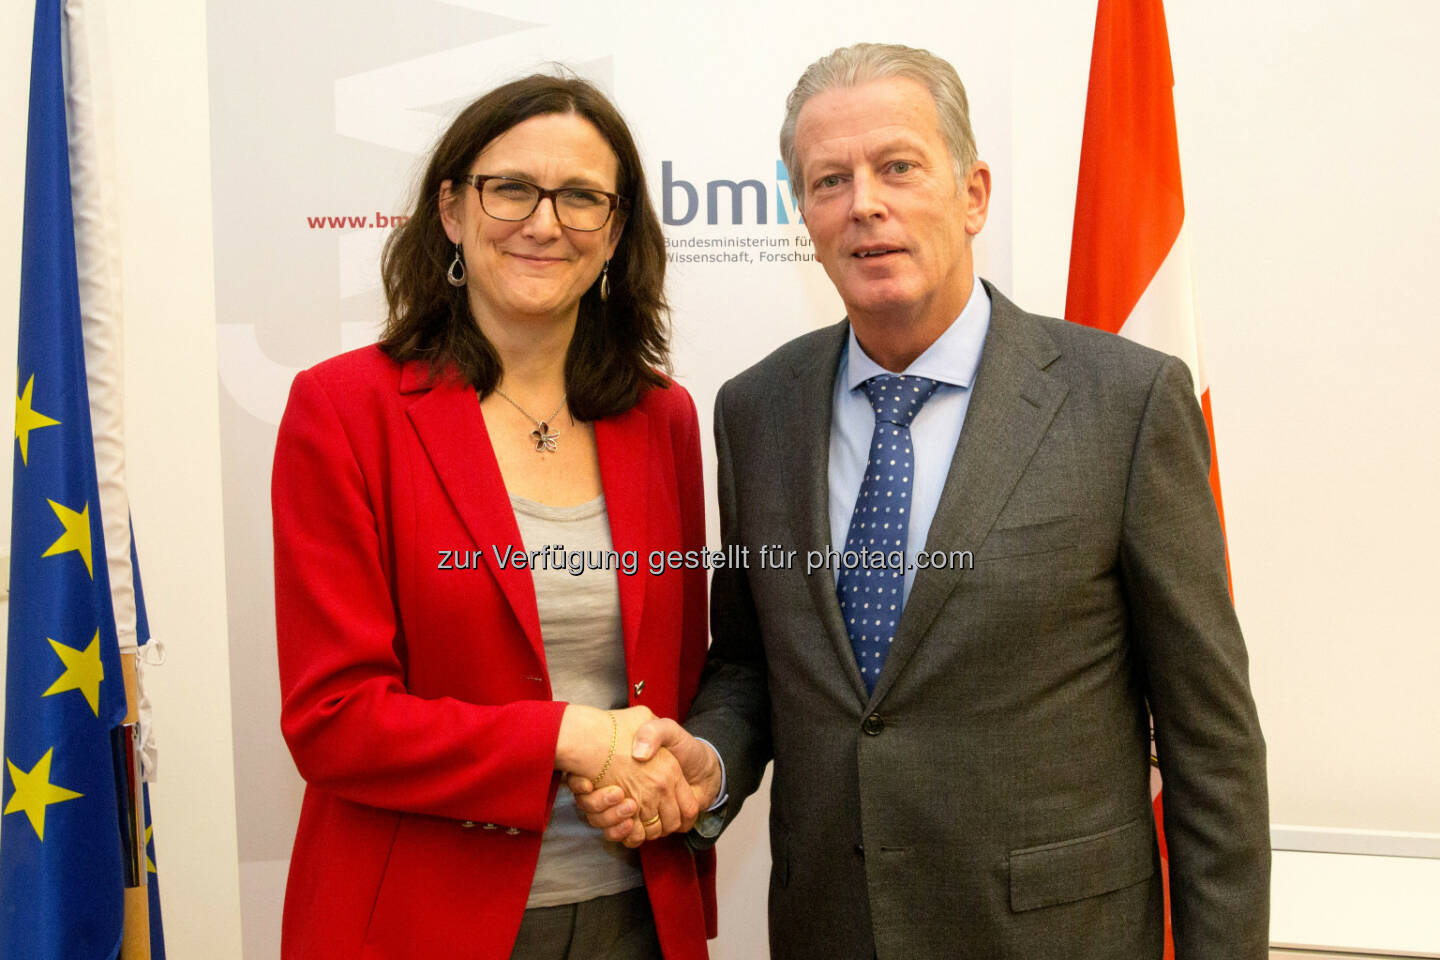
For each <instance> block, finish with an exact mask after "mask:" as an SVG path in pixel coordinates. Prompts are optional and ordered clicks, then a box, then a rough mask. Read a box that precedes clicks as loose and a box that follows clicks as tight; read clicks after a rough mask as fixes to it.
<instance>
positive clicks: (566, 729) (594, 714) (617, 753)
mask: <svg viewBox="0 0 1440 960" xmlns="http://www.w3.org/2000/svg"><path fill="white" fill-rule="evenodd" d="M654 716H655V715H654V713H652V712H651V711H650V709H649V708H648V707H630V708H628V709H624V710H611V711H604V710H598V709H596V708H594V707H586V706H582V705H580V704H570V705H568V706H567V707H566V708H565V715H564V717H563V718H562V719H561V721H560V736H559V739H558V741H557V744H556V749H555V765H556V767H557V768H559V769H560V770H563V771H564V772H566V773H568V774H571V775H573V776H577V777H583V778H586V779H588V780H590V781H591V782H592V783H595V781H597V780H598V783H596V784H595V785H596V786H599V787H606V786H616V787H619V788H620V789H621V790H622V791H623V792H624V795H625V798H626V799H625V800H624V801H623V803H625V804H634V816H635V822H636V826H635V828H634V829H633V830H632V832H631V833H630V835H629V836H627V837H625V838H623V842H624V843H625V845H626V846H631V847H634V846H639V845H640V844H641V843H642V842H644V841H645V840H655V839H658V838H659V837H662V836H665V835H667V834H670V833H674V832H676V831H677V830H678V831H683V830H689V829H690V828H691V826H693V825H694V823H695V818H696V817H697V816H699V813H700V801H699V799H698V798H697V797H696V795H695V791H694V790H693V789H692V788H691V786H690V784H688V783H687V782H686V781H685V775H684V773H683V771H682V770H681V768H680V764H679V763H678V762H677V761H676V759H675V757H674V756H673V755H672V754H671V753H670V751H669V750H666V749H664V748H663V747H662V748H661V749H659V750H657V751H656V753H655V755H654V756H653V757H652V758H651V759H649V760H645V761H639V760H636V759H634V758H633V757H632V756H631V750H630V744H631V742H632V741H633V740H634V738H635V731H636V730H638V729H639V728H640V727H641V726H643V725H644V724H645V723H647V722H649V721H650V720H652V719H654ZM612 717H613V718H614V723H613V725H612V723H611V718H612ZM602 771H603V774H604V775H603V776H601V772H602ZM646 821H649V822H648V823H647V822H646Z"/></svg>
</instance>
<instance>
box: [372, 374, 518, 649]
mask: <svg viewBox="0 0 1440 960" xmlns="http://www.w3.org/2000/svg"><path fill="white" fill-rule="evenodd" d="M424 369H425V368H424V367H423V365H420V364H416V363H409V364H406V365H405V367H404V369H403V371H402V373H401V385H400V389H401V392H403V393H411V392H415V391H416V390H418V389H423V386H422V384H423V380H424ZM406 413H407V414H408V416H409V417H410V422H411V424H412V425H413V426H414V427H415V432H416V433H417V434H418V435H419V437H420V443H421V445H422V446H423V447H424V448H425V453H426V454H427V455H428V456H429V457H430V464H431V466H432V467H434V469H435V475H436V477H437V478H438V479H439V481H440V485H441V486H442V487H444V488H445V493H446V495H447V496H449V498H450V502H451V503H452V504H454V506H455V511H456V512H457V513H458V514H459V515H460V522H461V523H462V524H464V526H465V530H466V532H467V533H469V534H470V539H471V541H472V542H473V543H474V544H475V546H476V547H477V548H479V550H480V551H481V554H482V555H483V556H484V557H485V563H486V564H487V565H488V566H489V568H490V573H491V575H492V576H494V578H495V580H496V582H497V583H499V585H500V590H501V592H503V593H504V594H505V599H506V600H507V601H508V602H509V604H510V609H511V610H513V611H514V613H515V619H516V620H518V621H519V622H520V627H521V629H523V630H524V631H525V636H526V637H527V638H528V639H529V641H530V644H531V646H532V647H534V649H535V655H536V657H537V658H539V662H540V663H544V662H545V645H544V643H543V641H542V640H541V637H540V614H539V611H538V610H537V609H536V606H535V584H534V582H533V581H532V580H531V579H530V571H529V569H528V568H520V567H517V566H515V565H514V564H508V563H507V564H505V565H504V566H503V567H502V566H501V565H500V564H499V563H498V562H497V560H496V556H495V554H496V552H497V551H498V552H499V553H500V554H501V555H502V556H503V555H504V554H505V549H506V547H511V548H512V549H514V550H515V551H523V550H524V549H525V545H524V543H523V542H522V541H521V539H520V528H519V527H518V526H517V525H516V523H515V511H514V510H513V509H512V508H511V506H510V495H509V493H507V492H506V490H505V482H504V481H503V480H502V479H501V477H500V465H499V463H497V462H496V460H495V451H494V449H493V448H492V447H491V445H490V434H489V432H488V431H486V429H485V418H484V417H483V416H481V415H480V404H479V402H478V400H477V399H476V397H475V391H474V390H473V389H471V387H470V386H469V385H467V384H464V383H461V382H458V381H455V380H446V381H442V382H440V383H436V384H435V385H433V386H431V387H430V388H429V389H428V390H427V391H426V392H425V393H424V395H423V396H421V397H420V398H419V399H418V400H416V401H415V402H414V403H413V404H411V405H410V407H409V408H408V409H407V410H406ZM492 548H493V549H492Z"/></svg>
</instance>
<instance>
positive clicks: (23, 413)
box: [15, 373, 60, 467]
mask: <svg viewBox="0 0 1440 960" xmlns="http://www.w3.org/2000/svg"><path fill="white" fill-rule="evenodd" d="M34 393H35V374H33V373H32V374H30V379H29V380H27V381H25V389H24V391H23V392H21V394H20V396H18V397H16V398H15V439H16V440H19V441H20V461H21V462H22V463H24V464H25V465H26V466H27V467H28V466H29V465H30V431H31V430H39V429H40V428H41V427H53V426H55V425H56V424H58V423H59V422H60V421H59V420H52V419H51V418H49V417H47V416H45V414H43V413H41V412H40V411H38V410H36V409H35V408H34V407H32V406H30V399H31V397H32V396H33V395H34Z"/></svg>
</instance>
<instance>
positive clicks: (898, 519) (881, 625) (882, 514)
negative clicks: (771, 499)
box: [835, 376, 940, 693]
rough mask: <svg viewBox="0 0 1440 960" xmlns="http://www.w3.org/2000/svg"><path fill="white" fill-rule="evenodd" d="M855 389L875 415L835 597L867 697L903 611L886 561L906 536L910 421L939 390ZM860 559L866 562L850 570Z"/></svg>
mask: <svg viewBox="0 0 1440 960" xmlns="http://www.w3.org/2000/svg"><path fill="white" fill-rule="evenodd" d="M861 386H862V388H863V389H864V390H865V395H866V396H867V397H869V398H870V406H871V407H873V408H874V409H875V432H874V433H873V434H872V435H871V437H870V461H869V463H867V464H866V466H865V479H864V481H863V482H862V483H861V484H860V496H859V497H857V498H856V499H855V512H854V513H852V514H851V515H850V533H849V535H848V536H847V537H846V538H845V554H844V556H845V558H846V562H844V563H842V564H841V567H840V579H839V580H838V581H837V582H836V585H835V590H836V592H837V593H838V594H839V595H840V612H841V615H842V616H843V617H844V618H845V629H846V630H847V631H849V633H850V646H851V648H852V649H853V650H854V651H855V662H856V663H857V664H858V665H859V667H860V677H861V679H863V680H864V681H865V689H866V691H867V692H870V693H874V692H875V682H876V681H877V680H879V679H880V668H881V667H883V666H884V665H885V657H886V655H887V654H888V653H889V652H890V642H891V641H892V640H894V639H895V624H897V623H899V622H900V611H901V610H902V609H904V606H905V569H904V563H903V562H902V563H900V564H898V565H897V564H895V563H893V562H892V561H893V559H894V555H895V554H896V553H897V552H898V554H899V556H901V557H903V556H904V555H905V540H906V533H907V531H908V530H909V528H910V501H911V496H910V488H911V487H912V486H913V482H914V476H915V454H914V451H913V450H912V448H911V444H910V421H912V420H914V419H915V414H917V413H919V412H920V408H921V407H923V406H924V405H925V401H926V400H929V399H930V396H931V394H933V393H934V392H935V390H936V388H937V387H939V386H940V384H939V383H938V382H936V381H934V380H928V379H926V378H925V377H897V376H878V377H871V378H870V379H869V380H866V381H865V382H864V383H863V384H861ZM877 554H883V555H884V556H885V557H886V558H888V559H880V558H879V557H877ZM862 555H863V556H864V557H867V558H869V562H861V563H855V564H852V563H851V562H850V561H851V560H854V559H857V558H860V557H861V556H862Z"/></svg>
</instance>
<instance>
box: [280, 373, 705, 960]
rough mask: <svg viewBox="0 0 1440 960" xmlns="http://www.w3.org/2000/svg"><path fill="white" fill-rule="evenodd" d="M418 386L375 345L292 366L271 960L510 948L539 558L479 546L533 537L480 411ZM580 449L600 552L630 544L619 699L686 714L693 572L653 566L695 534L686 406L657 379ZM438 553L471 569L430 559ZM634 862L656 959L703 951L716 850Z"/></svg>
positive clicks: (525, 834) (526, 822)
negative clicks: (284, 781) (514, 561)
mask: <svg viewBox="0 0 1440 960" xmlns="http://www.w3.org/2000/svg"><path fill="white" fill-rule="evenodd" d="M425 380H426V377H425V368H424V367H423V366H421V365H418V364H406V365H404V366H402V365H400V364H398V363H396V362H395V361H393V360H391V359H390V358H388V357H386V356H385V355H384V354H383V353H381V352H380V350H379V349H378V348H376V347H367V348H365V349H363V350H357V351H353V352H351V353H346V354H343V355H341V356H339V357H336V358H334V359H332V360H327V361H326V362H324V363H322V364H320V365H318V366H316V367H314V368H312V369H310V370H307V371H305V372H302V373H301V374H300V375H299V376H297V377H296V378H295V383H294V385H293V386H292V387H291V390H290V400H289V404H288V406H287V407H286V410H285V417H284V419H283V420H282V421H281V423H280V433H279V438H278V440H277V442H276V447H275V472H274V479H273V488H272V497H273V503H274V520H275V613H276V620H277V623H278V634H279V653H280V685H281V692H282V704H283V705H282V709H281V726H282V728H283V730H284V734H285V739H286V741H287V743H288V744H289V746H290V751H291V753H292V755H293V756H294V758H295V765H296V767H298V768H299V771H300V775H301V776H302V777H304V778H305V781H306V784H307V786H306V788H305V801H304V805H303V807H302V810H301V813H300V824H299V828H298V830H297V832H296V836H295V850H294V855H293V856H292V858H291V862H290V879H289V884H288V885H287V888H286V891H285V918H284V926H283V935H282V947H281V953H282V956H283V957H284V958H286V960H302V958H304V960H309V958H324V960H333V958H351V957H356V958H375V960H378V958H387V960H388V958H409V957H417V958H418V957H426V958H429V957H456V958H476V960H480V958H503V957H508V956H509V955H510V949H511V947H512V945H513V944H514V940H515V935H516V932H517V931H518V929H519V927H520V920H521V915H522V913H523V912H524V909H525V900H526V897H527V895H528V893H529V890H530V882H531V879H532V877H533V876H534V872H535V862H536V858H537V857H538V854H539V850H540V835H541V832H542V831H543V830H544V829H545V824H546V822H547V821H548V820H549V818H550V810H551V805H552V804H553V802H554V799H555V789H556V786H557V785H558V783H559V777H558V776H557V775H556V773H555V771H554V767H555V741H556V737H557V736H558V732H559V727H560V715H561V713H562V712H563V710H564V707H565V704H564V703H557V702H555V701H553V700H552V699H551V692H550V683H549V679H548V676H547V671H546V667H545V651H544V646H543V644H542V643H541V638H540V624H539V617H538V615H537V613H536V607H535V593H534V587H533V585H532V581H531V579H530V574H529V571H528V570H522V569H518V568H516V567H514V566H510V567H509V568H508V569H501V568H500V566H499V564H498V563H497V562H496V559H495V553H494V551H493V550H492V547H494V548H498V549H499V551H500V552H501V553H502V554H503V552H504V550H505V548H506V546H513V547H514V548H515V549H516V550H523V549H524V547H523V545H522V543H521V540H520V534H519V531H518V529H517V527H516V524H515V515H514V512H513V511H512V510H511V507H510V501H509V498H508V494H507V493H506V491H505V486H504V484H503V482H502V481H501V478H500V471H499V467H498V466H497V464H496V462H495V455H494V453H493V451H492V449H491V446H490V438H489V436H488V435H487V433H486V431H485V423H484V420H483V418H482V417H481V415H480V404H479V402H478V401H477V399H476V396H475V391H474V390H472V389H470V388H469V387H466V386H462V385H458V384H444V385H437V386H434V387H428V386H426V383H425ZM517 442H518V441H517ZM561 442H562V443H563V442H564V441H563V440H562V441H561ZM595 442H596V446H597V447H598V449H599V459H600V476H601V483H602V486H603V488H604V492H605V502H606V507H607V508H608V510H609V516H610V528H611V535H612V537H613V539H614V546H615V549H616V550H617V551H621V552H623V551H626V550H636V551H638V553H639V561H640V562H639V570H638V572H637V573H636V574H635V575H634V576H625V575H624V574H621V575H620V576H619V586H620V615H621V622H622V625H623V631H624V643H625V667H626V673H627V676H628V679H629V682H630V689H629V693H630V703H631V704H632V705H634V704H643V705H645V706H648V707H649V708H650V709H652V710H654V711H655V713H657V714H659V715H661V716H669V717H676V718H682V717H683V716H684V715H685V713H686V711H687V710H688V709H689V705H690V701H691V699H692V697H693V696H694V694H695V689H696V686H697V684H698V682H699V676H700V668H701V665H702V663H703V661H704V659H705V647H706V614H705V604H706V596H705V575H704V571H702V570H694V571H666V572H665V573H663V574H661V575H659V576H654V575H651V573H650V572H649V570H648V569H647V568H648V562H647V561H648V557H649V555H650V553H651V551H654V550H666V551H669V550H696V549H699V548H701V547H703V546H704V544H705V531H704V504H703V486H702V480H701V465H700V438H699V428H698V426H697V423H696V418H695V405H694V403H693V401H691V399H690V396H689V394H687V393H686V392H685V390H684V388H683V387H680V386H679V385H677V384H671V385H670V387H669V388H668V389H651V390H649V391H647V392H646V393H645V395H644V396H643V397H642V398H641V400H640V402H639V404H637V405H636V406H635V407H634V408H633V409H631V410H629V411H627V412H626V413H623V414H621V415H619V416H616V417H609V418H606V419H604V420H600V421H598V422H597V423H596V424H595ZM442 551H467V552H469V551H474V553H472V554H470V556H472V557H475V556H483V560H481V561H479V562H477V563H473V564H470V566H471V569H468V570H461V569H440V567H441V566H442V563H441V561H442ZM445 566H451V567H453V566H456V564H455V563H453V562H451V563H447V564H445ZM642 681H643V683H644V686H643V688H641V687H640V684H641V682H642ZM637 689H639V692H637ZM641 864H642V867H643V870H644V873H645V884H646V889H647V890H648V891H649V895H650V902H651V904H652V906H653V907H654V913H655V923H656V927H657V929H658V932H659V936H660V943H661V946H662V947H663V949H664V953H665V956H666V957H667V958H669V960H677V958H686V960H689V958H704V957H706V955H707V951H706V947H705V939H706V937H707V936H714V929H715V897H714V861H713V859H712V858H710V857H709V856H708V855H705V856H697V855H695V854H692V853H691V851H690V850H689V849H688V848H687V847H686V845H685V843H684V841H683V840H682V839H681V838H680V837H678V836H674V837H669V838H667V839H665V840H663V841H660V842H658V843H647V844H645V845H644V847H643V848H642V849H641Z"/></svg>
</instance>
